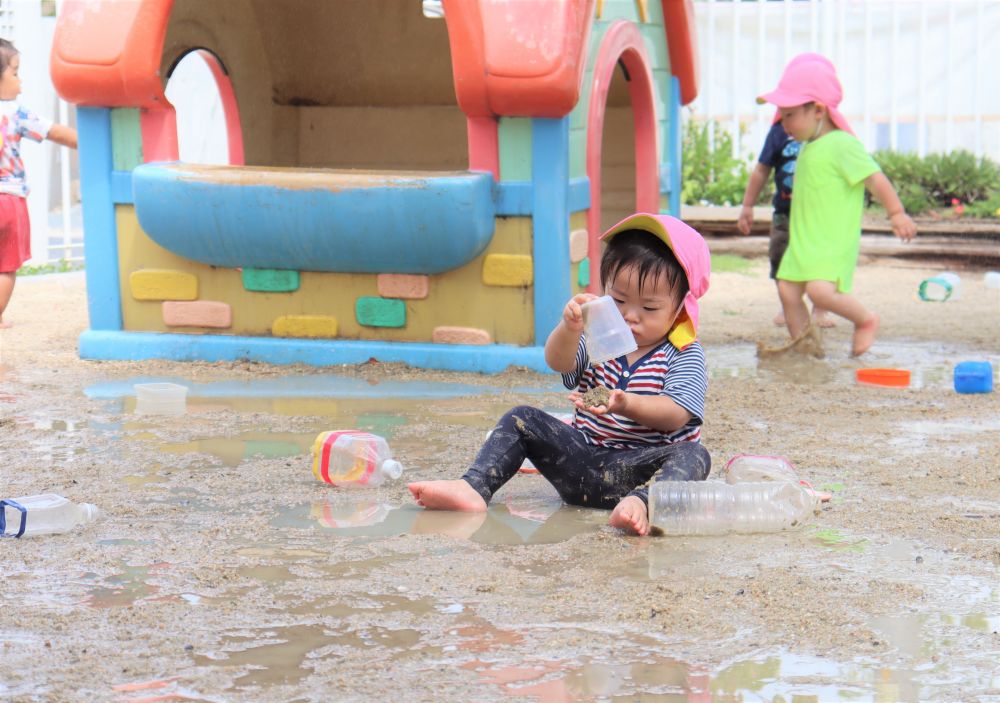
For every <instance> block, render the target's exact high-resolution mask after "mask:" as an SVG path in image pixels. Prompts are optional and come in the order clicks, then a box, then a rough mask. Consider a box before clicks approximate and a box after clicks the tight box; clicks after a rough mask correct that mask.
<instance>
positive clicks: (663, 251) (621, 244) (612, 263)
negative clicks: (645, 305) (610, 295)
mask: <svg viewBox="0 0 1000 703" xmlns="http://www.w3.org/2000/svg"><path fill="white" fill-rule="evenodd" d="M632 267H635V269H636V273H637V275H638V276H639V281H638V283H639V290H640V291H641V290H642V289H643V288H644V287H645V283H646V280H647V279H649V278H652V279H653V280H654V281H655V280H656V278H657V277H658V276H659V275H660V274H661V273H663V274H666V277H667V285H669V286H670V291H671V293H672V295H673V298H674V303H675V304H680V302H681V301H682V300H684V296H685V295H687V292H688V280H687V274H685V273H684V269H683V268H682V267H681V265H680V262H678V261H677V257H676V256H674V252H673V251H671V249H670V247H669V246H667V243H666V242H664V241H663V240H662V239H660V238H659V237H657V236H656V235H655V234H651V233H649V232H647V231H645V230H642V229H627V230H625V231H623V232H619V233H618V234H616V235H615V236H614V237H612V238H611V240H610V241H609V242H608V248H607V249H605V250H604V256H602V257H601V285H602V286H606V285H607V284H608V282H609V281H613V280H614V279H615V276H617V275H618V273H619V272H620V271H621V270H622V269H625V268H632Z"/></svg>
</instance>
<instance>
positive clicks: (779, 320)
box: [772, 312, 785, 327]
mask: <svg viewBox="0 0 1000 703" xmlns="http://www.w3.org/2000/svg"><path fill="white" fill-rule="evenodd" d="M772 322H774V326H775V327H784V326H785V313H784V312H779V313H778V314H777V315H775V316H774V320H772Z"/></svg>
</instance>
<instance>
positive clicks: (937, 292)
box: [917, 271, 962, 303]
mask: <svg viewBox="0 0 1000 703" xmlns="http://www.w3.org/2000/svg"><path fill="white" fill-rule="evenodd" d="M917 293H918V294H919V295H920V299H921V300H926V301H931V302H938V303H943V302H944V301H946V300H958V299H959V298H961V297H962V279H961V278H960V277H959V275H958V274H957V273H954V272H953V271H946V272H944V273H939V274H938V275H936V276H933V277H932V278H927V279H924V280H923V281H921V282H920V288H919V289H918V291H917Z"/></svg>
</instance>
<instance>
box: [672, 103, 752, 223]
mask: <svg viewBox="0 0 1000 703" xmlns="http://www.w3.org/2000/svg"><path fill="white" fill-rule="evenodd" d="M709 124H710V123H709V122H708V121H703V122H701V121H695V120H693V119H687V120H685V121H684V133H683V162H682V168H681V202H683V203H684V204H685V205H702V204H708V205H738V204H740V203H741V202H742V201H743V191H744V189H746V185H747V179H748V178H749V176H750V168H749V159H742V160H741V159H738V158H734V157H733V138H732V135H730V134H729V132H728V131H726V130H725V128H723V127H722V126H721V125H719V123H718V122H714V124H715V128H714V129H715V144H714V145H710V144H709V140H708V134H709Z"/></svg>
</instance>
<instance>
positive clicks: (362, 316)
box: [354, 296, 406, 327]
mask: <svg viewBox="0 0 1000 703" xmlns="http://www.w3.org/2000/svg"><path fill="white" fill-rule="evenodd" d="M354 316H355V317H356V318H357V320H358V324H361V325H365V326H366V327H404V326H405V325H406V303H404V302H403V301H402V300H390V299H388V298H376V297H374V296H361V297H360V298H358V300H357V302H356V303H355V305H354Z"/></svg>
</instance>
